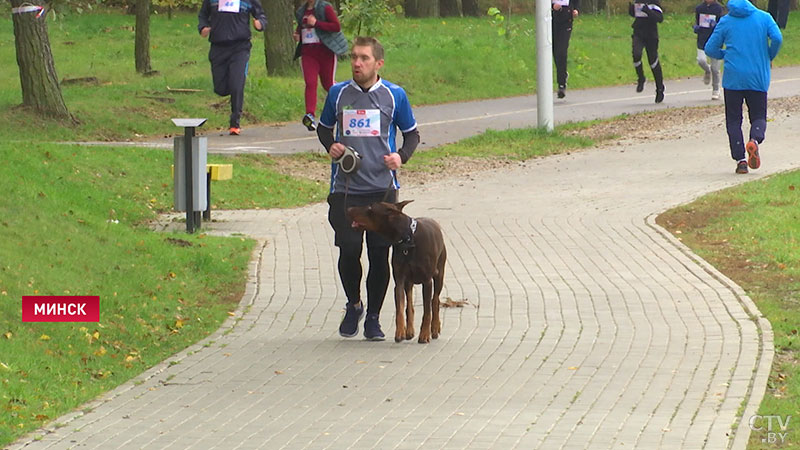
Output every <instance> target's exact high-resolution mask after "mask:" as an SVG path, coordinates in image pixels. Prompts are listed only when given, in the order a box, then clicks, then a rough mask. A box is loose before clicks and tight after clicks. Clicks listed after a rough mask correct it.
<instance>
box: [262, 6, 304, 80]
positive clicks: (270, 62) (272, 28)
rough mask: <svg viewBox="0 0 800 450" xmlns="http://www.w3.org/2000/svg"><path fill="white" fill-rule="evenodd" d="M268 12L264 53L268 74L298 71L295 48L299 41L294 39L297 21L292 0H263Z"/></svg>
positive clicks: (265, 10) (285, 73) (265, 9)
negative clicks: (295, 62) (295, 61)
mask: <svg viewBox="0 0 800 450" xmlns="http://www.w3.org/2000/svg"><path fill="white" fill-rule="evenodd" d="M261 4H262V5H263V6H264V12H265V13H266V14H267V20H269V23H268V24H267V30H266V32H265V33H264V55H265V57H266V60H267V74H268V75H289V74H292V73H294V72H295V71H296V67H297V66H296V65H295V64H294V49H295V47H296V46H297V43H296V42H295V41H294V40H292V33H293V32H294V29H295V27H296V26H297V24H296V23H295V18H294V12H295V10H296V8H294V5H295V2H293V1H292V0H267V1H262V2H261Z"/></svg>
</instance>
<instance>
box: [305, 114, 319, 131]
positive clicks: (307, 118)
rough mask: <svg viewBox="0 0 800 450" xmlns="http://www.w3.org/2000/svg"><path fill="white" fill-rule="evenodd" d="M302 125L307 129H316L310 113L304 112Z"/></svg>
mask: <svg viewBox="0 0 800 450" xmlns="http://www.w3.org/2000/svg"><path fill="white" fill-rule="evenodd" d="M303 125H305V127H306V128H307V129H308V131H314V130H316V129H317V124H316V122H315V120H314V115H313V114H311V113H308V114H306V115H305V116H303Z"/></svg>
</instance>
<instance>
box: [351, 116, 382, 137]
mask: <svg viewBox="0 0 800 450" xmlns="http://www.w3.org/2000/svg"><path fill="white" fill-rule="evenodd" d="M342 128H343V130H342V131H343V132H344V135H345V136H352V137H372V136H380V135H381V111H380V110H379V109H346V110H344V111H343V112H342Z"/></svg>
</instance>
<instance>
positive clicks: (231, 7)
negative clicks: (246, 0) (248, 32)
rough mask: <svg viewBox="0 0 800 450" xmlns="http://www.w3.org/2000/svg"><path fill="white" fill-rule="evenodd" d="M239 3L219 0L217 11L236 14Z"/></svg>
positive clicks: (231, 0) (237, 0)
mask: <svg viewBox="0 0 800 450" xmlns="http://www.w3.org/2000/svg"><path fill="white" fill-rule="evenodd" d="M240 5H241V3H240V2H239V0H220V1H219V5H218V6H217V11H219V12H227V13H238V12H239V7H240Z"/></svg>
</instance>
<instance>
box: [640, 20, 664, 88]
mask: <svg viewBox="0 0 800 450" xmlns="http://www.w3.org/2000/svg"><path fill="white" fill-rule="evenodd" d="M632 39H633V66H634V67H635V68H636V75H637V76H638V77H639V79H640V80H643V79H644V68H643V67H642V50H647V62H648V63H649V64H650V70H652V71H653V78H654V79H655V82H656V89H657V90H659V91H663V90H664V75H663V74H662V72H661V62H660V61H659V60H658V38H657V37H656V38H645V37H641V36H639V35H637V34H634V35H633V36H632Z"/></svg>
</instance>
